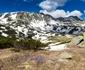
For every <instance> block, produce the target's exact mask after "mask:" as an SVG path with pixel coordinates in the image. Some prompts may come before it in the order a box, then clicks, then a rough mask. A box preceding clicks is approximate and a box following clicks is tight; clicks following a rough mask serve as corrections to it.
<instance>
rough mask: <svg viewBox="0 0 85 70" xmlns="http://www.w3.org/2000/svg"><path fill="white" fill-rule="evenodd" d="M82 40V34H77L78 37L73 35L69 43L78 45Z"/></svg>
mask: <svg viewBox="0 0 85 70" xmlns="http://www.w3.org/2000/svg"><path fill="white" fill-rule="evenodd" d="M82 41H83V36H78V37H74V38H73V39H72V40H71V42H70V44H71V45H78V44H80V43H81V42H82Z"/></svg>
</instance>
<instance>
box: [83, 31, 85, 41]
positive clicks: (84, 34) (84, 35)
mask: <svg viewBox="0 0 85 70" xmlns="http://www.w3.org/2000/svg"><path fill="white" fill-rule="evenodd" d="M83 37H84V41H85V32H84V33H83Z"/></svg>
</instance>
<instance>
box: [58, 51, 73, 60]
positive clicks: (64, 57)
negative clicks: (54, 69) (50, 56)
mask: <svg viewBox="0 0 85 70" xmlns="http://www.w3.org/2000/svg"><path fill="white" fill-rule="evenodd" d="M58 57H59V58H60V59H72V56H71V55H70V54H69V53H67V52H63V53H61V54H60V55H59V56H58Z"/></svg>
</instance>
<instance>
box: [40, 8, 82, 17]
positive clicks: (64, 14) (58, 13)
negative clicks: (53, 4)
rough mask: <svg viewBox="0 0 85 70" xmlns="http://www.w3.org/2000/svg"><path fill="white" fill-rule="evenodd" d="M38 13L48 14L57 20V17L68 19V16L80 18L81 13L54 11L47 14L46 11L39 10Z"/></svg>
mask: <svg viewBox="0 0 85 70" xmlns="http://www.w3.org/2000/svg"><path fill="white" fill-rule="evenodd" d="M40 13H44V14H49V15H51V16H52V17H54V18H59V17H69V16H77V17H80V16H81V15H82V13H81V12H80V11H78V10H74V11H72V12H69V11H67V12H65V11H64V10H55V11H52V12H48V11H46V10H41V11H40Z"/></svg>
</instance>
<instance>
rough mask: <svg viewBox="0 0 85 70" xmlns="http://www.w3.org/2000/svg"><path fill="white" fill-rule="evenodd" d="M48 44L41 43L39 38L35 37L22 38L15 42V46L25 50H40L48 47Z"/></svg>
mask: <svg viewBox="0 0 85 70" xmlns="http://www.w3.org/2000/svg"><path fill="white" fill-rule="evenodd" d="M47 45H48V44H44V43H41V42H40V41H39V40H33V39H22V40H20V41H16V42H15V48H18V49H23V50H27V49H28V50H32V49H33V50H35V51H36V50H38V49H41V47H46V46H47Z"/></svg>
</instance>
